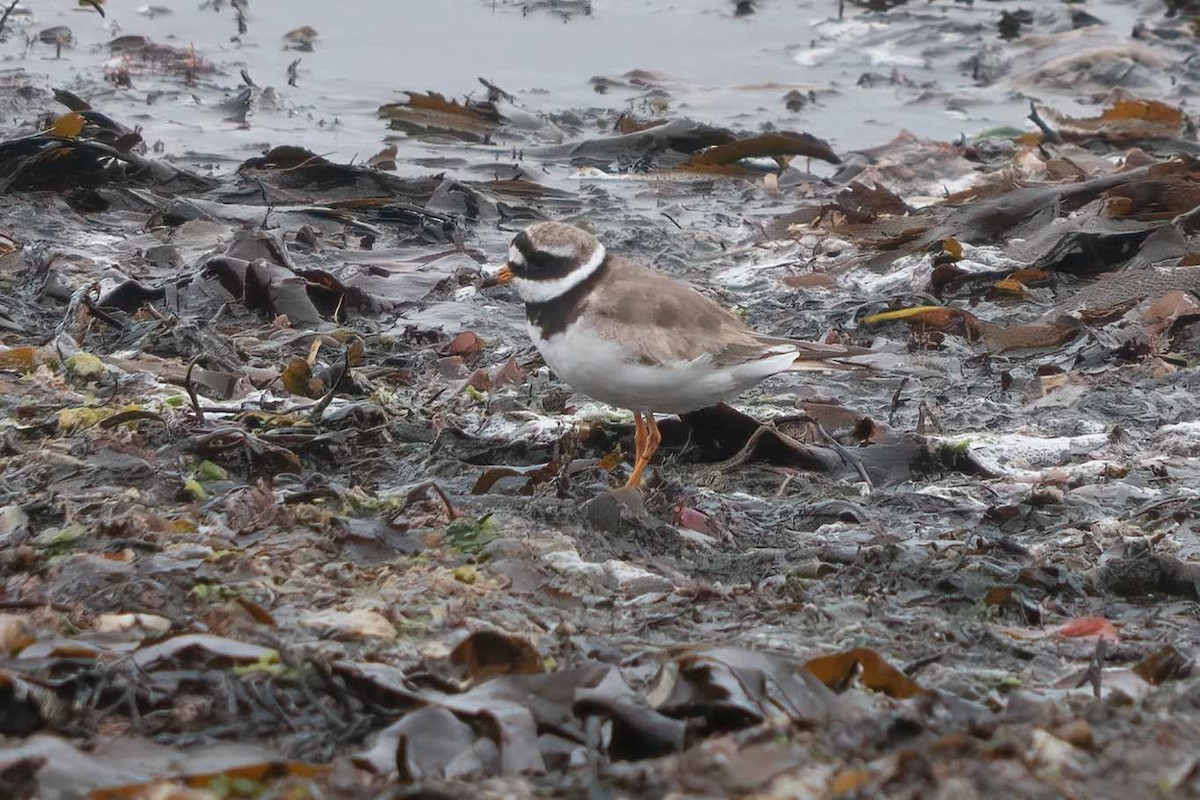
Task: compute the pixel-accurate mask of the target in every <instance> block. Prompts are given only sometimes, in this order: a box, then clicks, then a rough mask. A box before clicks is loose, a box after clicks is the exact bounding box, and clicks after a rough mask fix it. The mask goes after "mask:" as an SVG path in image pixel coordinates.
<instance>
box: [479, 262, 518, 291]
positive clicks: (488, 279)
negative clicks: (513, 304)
mask: <svg viewBox="0 0 1200 800" xmlns="http://www.w3.org/2000/svg"><path fill="white" fill-rule="evenodd" d="M512 279H513V273H512V270H511V269H509V267H508V264H505V265H504V266H503V267H501V268H500V270H499V271H498V272H493V273H492V274H491V275H487V276H484V279H483V283H481V284H480V287H481V288H484V289H486V288H487V287H489V286H499V285H500V284H502V283H508V282H509V281H511V280H512Z"/></svg>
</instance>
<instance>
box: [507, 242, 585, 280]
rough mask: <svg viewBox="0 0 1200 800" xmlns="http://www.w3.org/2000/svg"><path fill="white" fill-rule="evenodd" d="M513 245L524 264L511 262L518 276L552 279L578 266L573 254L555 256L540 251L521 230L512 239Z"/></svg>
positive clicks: (563, 275)
mask: <svg viewBox="0 0 1200 800" xmlns="http://www.w3.org/2000/svg"><path fill="white" fill-rule="evenodd" d="M513 246H514V247H516V248H517V252H519V253H520V254H521V255H522V256H523V257H524V258H525V263H524V264H511V265H510V269H512V271H513V274H515V275H516V276H517V277H518V278H525V279H526V280H534V281H552V280H557V279H558V278H565V277H566V276H567V275H570V274H571V272H572V271H573V270H575V269H576V268H577V267H578V266H579V260H578V259H577V258H575V257H573V256H555V255H550V254H549V253H545V252H542V251H540V250H538V249H536V248H535V247H534V246H533V241H532V240H531V239H530V238H529V235H528V234H526V233H525V232H524V231H521V232H520V233H518V234H517V235H516V238H514V239H513Z"/></svg>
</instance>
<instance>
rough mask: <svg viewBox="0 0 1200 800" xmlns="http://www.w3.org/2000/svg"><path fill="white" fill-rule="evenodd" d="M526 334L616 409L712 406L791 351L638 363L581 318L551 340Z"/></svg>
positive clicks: (583, 388) (778, 365) (777, 365)
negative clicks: (734, 360)
mask: <svg viewBox="0 0 1200 800" xmlns="http://www.w3.org/2000/svg"><path fill="white" fill-rule="evenodd" d="M529 336H530V338H532V339H533V343H534V344H535V345H537V349H538V351H539V352H540V353H541V354H542V358H544V359H545V360H546V364H547V365H549V367H550V368H551V369H553V370H554V371H555V373H557V374H558V377H560V378H562V379H563V380H564V381H566V382H567V383H568V384H570V385H571V388H572V389H574V390H575V391H577V392H582V393H583V394H586V395H587V396H589V397H591V398H592V399H594V400H599V401H600V402H602V403H608V404H609V405H612V406H617V407H618V408H628V409H634V410H639V411H658V412H661V413H665V414H683V413H686V412H688V411H695V410H696V409H698V408H706V407H708V406H712V405H715V404H716V403H718V402H720V401H721V400H726V399H730V398H732V397H734V396H735V395H737V394H739V393H741V392H743V391H745V390H746V389H748V388H750V387H751V386H753V385H754V384H756V383H758V382H759V381H762V380H763V379H764V378H767V377H769V376H771V375H774V374H776V373H778V372H783V371H784V370H786V369H787V368H788V367H790V366H791V365H792V362H793V361H794V359H795V353H782V354H780V355H778V356H773V357H771V358H765V359H761V360H759V361H754V362H750V363H746V364H736V365H733V366H725V367H714V366H713V364H712V362H711V360H710V359H709V358H708V357H707V356H704V357H701V358H698V359H695V360H693V361H677V362H674V363H671V364H666V365H662V366H650V365H648V364H640V363H638V362H637V361H636V360H635V358H634V356H633V355H632V354H631V353H630V352H629V351H627V350H625V349H624V348H623V347H621V346H620V345H619V344H618V343H616V342H613V341H611V340H608V339H602V338H601V337H600V336H598V335H596V334H595V333H594V332H592V331H591V330H589V329H588V328H587V327H586V326H585V325H584V324H583V323H581V322H576V323H574V324H572V325H569V326H568V327H567V329H566V330H565V331H563V332H562V333H560V334H557V335H556V336H551V337H550V338H549V339H542V338H541V331H540V330H539V329H538V328H537V327H535V326H533V325H530V326H529Z"/></svg>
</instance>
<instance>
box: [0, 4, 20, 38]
mask: <svg viewBox="0 0 1200 800" xmlns="http://www.w3.org/2000/svg"><path fill="white" fill-rule="evenodd" d="M19 2H21V0H13V1H12V2H11V3H9V4H8V8H6V9H4V16H2V17H0V34H2V33H4V26H5V24H6V23H7V22H8V15H9V14H11V13H12V12H13V9H14V8H16V7H17V3H19Z"/></svg>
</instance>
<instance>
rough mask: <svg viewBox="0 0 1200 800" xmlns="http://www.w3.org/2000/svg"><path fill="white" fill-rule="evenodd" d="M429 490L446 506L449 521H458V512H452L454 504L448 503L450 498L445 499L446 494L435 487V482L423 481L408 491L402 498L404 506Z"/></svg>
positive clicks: (440, 488)
mask: <svg viewBox="0 0 1200 800" xmlns="http://www.w3.org/2000/svg"><path fill="white" fill-rule="evenodd" d="M431 489H432V490H433V492H434V493H435V494H437V496H438V497H440V498H441V499H442V502H443V503H445V504H446V513H447V514H449V515H450V519H452V520H453V519H458V512H457V511H455V510H454V504H453V503H451V502H450V498H449V497H447V496H446V493H445V492H443V491H442V487H440V486H438V485H437V481H425V482H424V483H422V484H418V485H417V486H414V487H413V488H412V489H410V490H409V492H408V494H406V495H405V496H404V505H405V506H406V507H407V506H408V504H409V503H411V502H412V501H413V500H416V499H417V498H418V497H420V496H421V495H423V494H425V493H426V492H428V491H430V490H431Z"/></svg>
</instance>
